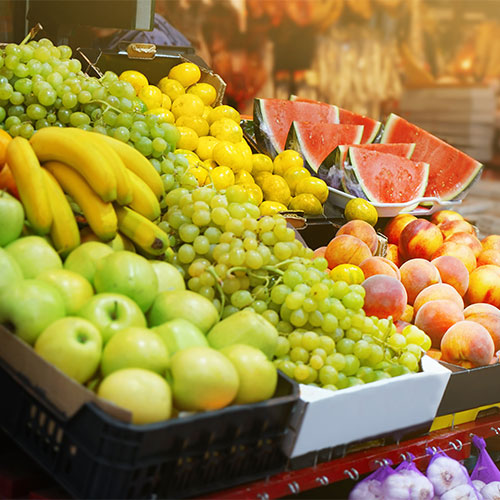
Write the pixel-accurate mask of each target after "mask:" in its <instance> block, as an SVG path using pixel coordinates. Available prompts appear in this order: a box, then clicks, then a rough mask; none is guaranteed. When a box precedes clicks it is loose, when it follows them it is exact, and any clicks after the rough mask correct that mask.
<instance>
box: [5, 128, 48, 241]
mask: <svg viewBox="0 0 500 500" xmlns="http://www.w3.org/2000/svg"><path fill="white" fill-rule="evenodd" d="M5 160H6V163H8V164H9V167H10V170H11V172H12V176H13V177H14V180H15V181H16V186H17V190H18V191H19V196H20V198H21V201H22V202H23V205H24V210H25V212H26V218H27V219H28V221H29V222H30V224H31V227H32V228H33V230H34V231H35V232H36V233H37V234H47V233H48V232H49V231H50V227H51V225H52V211H51V209H50V204H49V196H48V194H47V191H46V189H45V183H44V181H43V172H42V168H41V167H40V162H39V161H38V158H37V157H36V154H35V152H34V151H33V148H32V147H31V145H30V143H29V141H28V140H27V139H25V138H24V137H15V138H14V139H12V141H10V142H9V145H8V146H7V151H6V156H5Z"/></svg>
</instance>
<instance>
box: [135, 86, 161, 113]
mask: <svg viewBox="0 0 500 500" xmlns="http://www.w3.org/2000/svg"><path fill="white" fill-rule="evenodd" d="M138 96H139V99H140V100H141V101H142V102H144V104H145V105H146V107H147V108H148V109H155V108H161V102H162V93H161V90H160V89H159V88H158V87H155V86H154V85H145V86H144V87H141V89H140V90H139V94H138Z"/></svg>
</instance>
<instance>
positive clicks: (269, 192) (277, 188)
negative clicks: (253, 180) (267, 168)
mask: <svg viewBox="0 0 500 500" xmlns="http://www.w3.org/2000/svg"><path fill="white" fill-rule="evenodd" d="M261 188H262V192H263V193H264V199H265V200H266V201H277V202H278V203H282V204H283V205H285V206H288V203H290V199H291V194H290V188H289V187H288V184H287V183H286V181H285V179H283V177H280V176H279V175H269V176H266V177H265V178H264V180H263V182H262V186H261Z"/></svg>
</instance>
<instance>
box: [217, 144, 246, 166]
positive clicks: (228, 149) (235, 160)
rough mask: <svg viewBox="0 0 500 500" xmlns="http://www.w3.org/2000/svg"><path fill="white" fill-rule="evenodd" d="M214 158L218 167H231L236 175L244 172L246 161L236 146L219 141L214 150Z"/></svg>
mask: <svg viewBox="0 0 500 500" xmlns="http://www.w3.org/2000/svg"><path fill="white" fill-rule="evenodd" d="M212 158H213V159H214V160H215V161H216V162H217V164H218V165H224V166H226V167H229V168H230V169H231V170H232V171H233V172H234V173H237V172H239V171H240V170H243V166H244V165H243V164H244V159H243V157H242V154H241V151H240V150H239V149H238V146H236V144H234V143H232V142H229V141H219V143H218V144H216V145H215V147H214V148H213V150H212Z"/></svg>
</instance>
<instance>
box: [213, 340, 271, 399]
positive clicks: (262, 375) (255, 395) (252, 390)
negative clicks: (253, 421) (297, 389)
mask: <svg viewBox="0 0 500 500" xmlns="http://www.w3.org/2000/svg"><path fill="white" fill-rule="evenodd" d="M220 352H221V353H222V354H224V356H226V357H227V358H228V359H229V361H231V363H233V365H234V367H235V368H236V371H237V372H238V377H239V380H240V386H239V388H238V394H237V395H236V398H235V400H234V403H235V404H247V403H257V402H258V401H265V400H266V399H269V398H271V397H272V396H273V394H274V392H275V391H276V385H277V384H278V371H277V370H276V367H275V366H274V364H273V362H272V361H269V360H268V359H267V358H266V355H265V354H264V353H263V352H262V351H261V350H260V349H257V348H255V347H252V346H249V345H246V344H233V345H230V346H227V347H224V348H223V349H221V351H220Z"/></svg>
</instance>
